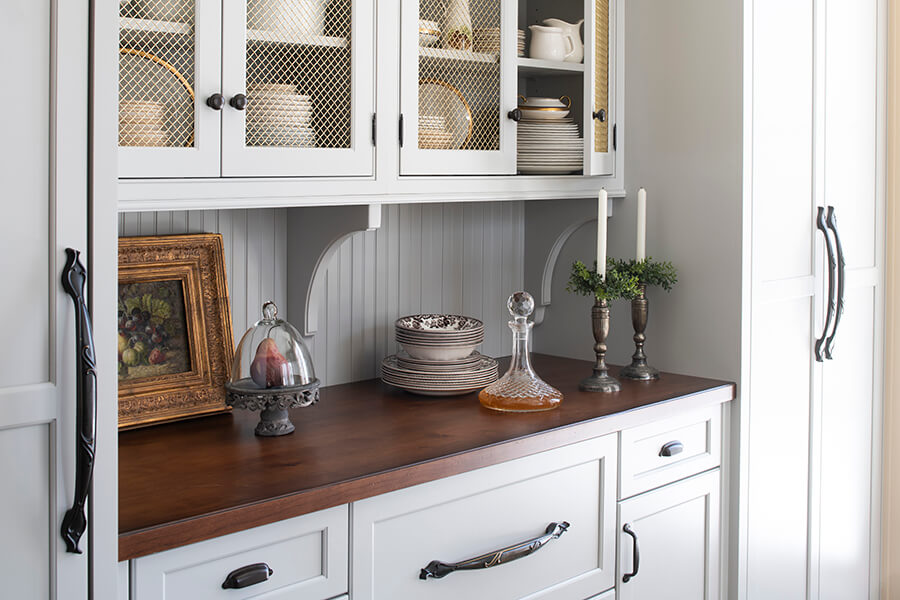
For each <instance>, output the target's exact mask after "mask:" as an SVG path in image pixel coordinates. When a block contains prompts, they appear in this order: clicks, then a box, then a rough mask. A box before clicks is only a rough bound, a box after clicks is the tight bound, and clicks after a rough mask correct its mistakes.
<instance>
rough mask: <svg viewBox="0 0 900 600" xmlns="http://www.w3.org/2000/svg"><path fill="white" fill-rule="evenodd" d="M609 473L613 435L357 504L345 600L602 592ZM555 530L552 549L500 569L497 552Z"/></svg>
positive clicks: (608, 540)
mask: <svg viewBox="0 0 900 600" xmlns="http://www.w3.org/2000/svg"><path fill="white" fill-rule="evenodd" d="M615 470H616V436H615V434H613V435H607V436H604V437H601V438H596V439H593V440H589V441H587V442H581V443H578V444H573V445H570V446H565V447H562V448H558V449H556V450H550V451H547V452H543V453H541V454H537V455H533V456H529V457H525V458H521V459H517V460H514V461H510V462H507V463H502V464H500V465H496V466H492V467H486V468H483V469H479V470H477V471H472V472H470V473H465V474H462V475H456V476H453V477H448V478H446V479H442V480H438V481H434V482H431V483H426V484H422V485H418V486H415V487H412V488H407V489H404V490H398V491H396V492H391V493H389V494H384V495H381V496H376V497H374V498H369V499H367V500H362V501H359V502H356V503H354V505H353V547H352V559H351V563H352V578H353V579H352V584H351V588H352V589H353V596H354V598H356V599H357V600H376V599H391V600H399V599H401V598H402V599H406V598H419V599H427V598H433V599H435V600H438V599H447V600H450V599H457V598H491V599H492V600H502V599H514V598H525V597H527V598H533V599H536V598H542V599H544V598H546V599H551V598H553V599H572V600H583V599H584V598H588V597H590V596H591V595H593V594H595V593H596V592H597V591H598V590H605V589H609V588H611V587H612V586H613V583H614V582H613V572H614V570H615V532H614V530H613V528H614V523H615V506H614V505H615ZM574 490H578V492H577V493H573V491H574ZM563 521H565V522H567V523H568V529H567V530H566V531H565V533H563V534H561V535H559V537H558V539H550V540H549V541H546V543H544V545H543V546H542V547H540V548H539V549H537V550H536V551H534V552H533V554H531V555H528V556H524V557H522V558H519V559H518V560H513V561H509V562H508V563H507V562H505V561H503V556H502V554H500V550H502V549H505V548H508V547H510V546H513V545H517V544H519V543H521V542H525V541H526V540H530V539H531V538H536V537H539V536H542V535H544V534H545V532H550V527H549V526H550V525H551V524H553V523H555V524H561V523H562V522H563ZM557 532H558V531H557ZM481 555H486V556H484V560H483V561H482V562H481V564H482V566H481V567H480V568H477V569H475V570H460V571H457V572H450V573H449V574H447V575H445V576H444V577H442V578H433V577H431V576H425V571H424V570H425V569H426V568H427V569H429V570H430V571H431V572H437V570H436V569H432V561H440V562H443V563H457V562H463V561H468V560H470V559H473V558H475V557H479V556H481ZM488 555H489V556H488ZM470 568H471V567H470Z"/></svg>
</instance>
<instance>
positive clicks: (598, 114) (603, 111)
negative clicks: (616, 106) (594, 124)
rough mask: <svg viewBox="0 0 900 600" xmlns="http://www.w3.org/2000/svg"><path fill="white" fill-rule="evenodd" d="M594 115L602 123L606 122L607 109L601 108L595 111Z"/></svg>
mask: <svg viewBox="0 0 900 600" xmlns="http://www.w3.org/2000/svg"><path fill="white" fill-rule="evenodd" d="M593 116H594V118H595V119H597V120H598V121H600V122H601V123H606V109H605V108H601V109H600V110H597V111H594V113H593Z"/></svg>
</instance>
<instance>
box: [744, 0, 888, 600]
mask: <svg viewBox="0 0 900 600" xmlns="http://www.w3.org/2000/svg"><path fill="white" fill-rule="evenodd" d="M750 7H751V9H750V12H749V15H750V16H751V21H750V27H751V29H750V33H751V35H750V36H749V42H750V48H749V49H748V50H747V52H748V56H747V57H746V58H745V64H747V65H752V66H751V67H749V68H750V69H751V70H750V72H749V75H750V80H749V82H748V84H749V88H750V90H751V93H750V94H749V98H750V99H751V103H750V105H749V108H748V110H749V117H750V121H749V127H748V128H747V129H746V130H745V131H747V132H748V133H749V138H748V140H749V148H750V154H749V159H750V161H749V165H750V168H749V171H748V176H747V182H748V184H749V193H750V198H749V200H748V201H749V202H750V214H751V229H752V233H751V283H750V286H751V290H750V298H751V302H750V327H749V330H750V346H749V355H750V372H749V377H748V378H746V379H745V385H744V388H743V389H742V402H743V404H744V408H743V410H744V414H743V418H742V432H741V436H742V444H741V448H742V450H741V451H742V453H744V454H745V456H746V459H745V460H746V463H745V469H744V472H745V478H744V481H743V485H744V491H743V493H744V494H745V496H744V502H743V506H742V508H741V511H742V513H743V514H742V520H743V522H742V528H745V529H743V531H745V532H746V533H745V536H744V540H743V541H742V547H741V551H742V552H744V553H745V554H744V557H743V559H742V560H743V561H744V563H743V565H742V566H743V569H744V570H743V572H742V573H743V579H742V581H741V582H740V592H741V595H740V596H739V597H741V598H747V599H750V600H755V599H760V600H762V599H765V600H774V599H782V598H783V599H785V600H790V599H796V598H811V599H823V600H825V599H827V600H831V599H835V600H836V599H843V598H876V597H877V595H878V579H877V573H878V563H879V559H878V551H877V548H878V540H877V532H878V530H879V517H878V514H879V506H878V498H879V497H880V487H879V481H880V475H879V469H880V458H879V456H880V455H879V450H878V449H877V448H878V445H879V443H880V438H879V436H878V434H877V432H878V430H879V428H880V414H881V412H880V408H879V407H880V403H881V396H882V394H881V385H882V384H881V380H882V373H883V364H882V350H881V344H882V337H883V334H882V332H881V329H882V323H883V317H882V314H883V301H882V299H881V296H882V293H883V285H882V274H883V267H882V265H883V250H882V246H883V234H882V231H881V223H883V183H882V180H883V169H882V167H881V166H880V165H881V163H882V162H883V152H882V150H881V148H882V147H883V133H882V131H883V127H884V119H883V106H884V98H883V92H882V90H883V78H882V76H881V73H883V71H884V62H883V57H884V51H883V48H884V38H883V35H882V27H881V26H879V24H878V21H879V20H882V22H883V11H884V2H883V0H791V1H790V2H784V1H781V0H754V1H753V2H752V3H750ZM879 17H882V19H879ZM745 81H746V79H745ZM745 97H746V96H745ZM826 240H827V245H826ZM829 254H830V255H831V260H829ZM841 300H843V301H841ZM832 301H833V307H832V309H831V310H829V305H830V304H831V303H832ZM829 312H830V313H831V316H830V317H829V316H827V315H829ZM817 351H818V352H817Z"/></svg>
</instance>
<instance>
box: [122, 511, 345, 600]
mask: <svg viewBox="0 0 900 600" xmlns="http://www.w3.org/2000/svg"><path fill="white" fill-rule="evenodd" d="M348 527H349V515H348V508H347V506H346V505H344V506H338V507H335V508H330V509H328V510H322V511H319V512H316V513H312V514H309V515H303V516H301V517H296V518H293V519H288V520H285V521H280V522H278V523H272V524H271V525H264V526H262V527H256V528H254V529H248V530H247V531H242V532H240V533H234V534H231V535H226V536H223V537H220V538H216V539H212V540H208V541H205V542H199V543H196V544H191V545H189V546H184V547H182V548H176V549H174V550H168V551H166V552H160V553H159V554H152V555H150V556H145V557H142V558H138V559H135V560H134V561H133V562H132V582H131V584H132V590H133V592H134V597H133V598H132V600H196V599H198V598H203V599H204V600H216V599H219V598H222V599H228V600H242V599H245V598H256V597H265V598H266V599H269V598H273V599H274V598H278V599H280V600H288V599H290V600H324V599H326V598H333V597H334V596H337V595H339V594H343V593H346V592H347V589H348V588H347V577H348V575H347V556H348V553H349V550H348V545H349V537H348ZM256 563H265V564H266V565H268V566H269V568H270V569H271V570H272V575H271V576H270V577H269V579H268V580H266V581H262V582H260V583H256V584H254V585H250V586H248V587H243V588H240V589H223V588H222V583H223V582H224V581H225V579H226V578H227V577H228V575H229V573H231V572H233V571H235V570H236V569H240V568H241V567H244V566H247V565H253V564H256Z"/></svg>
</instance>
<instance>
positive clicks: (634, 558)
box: [622, 523, 641, 583]
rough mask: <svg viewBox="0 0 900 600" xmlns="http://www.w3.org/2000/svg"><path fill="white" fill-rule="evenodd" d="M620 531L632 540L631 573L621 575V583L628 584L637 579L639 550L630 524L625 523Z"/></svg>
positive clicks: (639, 566) (639, 564)
mask: <svg viewBox="0 0 900 600" xmlns="http://www.w3.org/2000/svg"><path fill="white" fill-rule="evenodd" d="M622 531H624V532H625V533H627V534H628V535H630V536H631V539H632V540H634V546H633V547H632V550H631V573H625V574H624V575H622V583H628V582H629V581H631V580H632V579H634V578H635V577H637V574H638V570H639V569H640V568H641V550H640V548H638V539H637V534H636V533H635V532H634V529H632V528H631V523H625V524H624V525H623V526H622Z"/></svg>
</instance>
